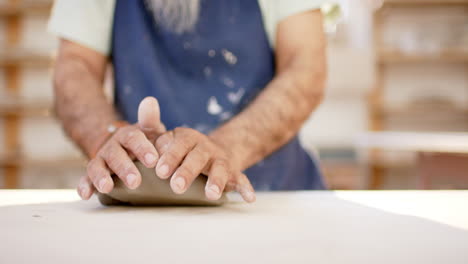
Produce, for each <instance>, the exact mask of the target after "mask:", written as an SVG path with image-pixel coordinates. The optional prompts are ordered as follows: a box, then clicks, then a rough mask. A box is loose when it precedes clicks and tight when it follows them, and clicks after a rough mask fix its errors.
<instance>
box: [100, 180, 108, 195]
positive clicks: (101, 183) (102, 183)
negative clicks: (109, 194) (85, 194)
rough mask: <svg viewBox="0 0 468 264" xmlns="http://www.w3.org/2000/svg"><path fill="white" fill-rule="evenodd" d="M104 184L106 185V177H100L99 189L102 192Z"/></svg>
mask: <svg viewBox="0 0 468 264" xmlns="http://www.w3.org/2000/svg"><path fill="white" fill-rule="evenodd" d="M106 185H107V179H106V178H102V179H100V180H99V191H100V192H104V190H105V188H106Z"/></svg>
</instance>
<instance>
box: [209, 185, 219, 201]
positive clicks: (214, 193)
mask: <svg viewBox="0 0 468 264" xmlns="http://www.w3.org/2000/svg"><path fill="white" fill-rule="evenodd" d="M206 194H207V196H209V197H208V198H210V199H214V200H217V199H219V197H220V196H221V192H220V190H219V187H218V185H215V184H212V185H210V187H208V188H206Z"/></svg>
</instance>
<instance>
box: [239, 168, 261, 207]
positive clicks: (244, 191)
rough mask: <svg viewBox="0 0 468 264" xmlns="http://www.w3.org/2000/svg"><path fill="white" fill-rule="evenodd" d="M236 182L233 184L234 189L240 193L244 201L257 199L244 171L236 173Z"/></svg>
mask: <svg viewBox="0 0 468 264" xmlns="http://www.w3.org/2000/svg"><path fill="white" fill-rule="evenodd" d="M236 178H237V180H236V182H237V184H235V190H236V191H237V192H238V193H240V195H241V196H242V198H243V199H244V201H246V202H248V203H253V202H255V200H256V199H257V198H256V197H255V190H254V188H253V187H252V184H251V183H250V181H249V179H248V178H247V175H245V174H244V173H239V174H238V175H237V177H236Z"/></svg>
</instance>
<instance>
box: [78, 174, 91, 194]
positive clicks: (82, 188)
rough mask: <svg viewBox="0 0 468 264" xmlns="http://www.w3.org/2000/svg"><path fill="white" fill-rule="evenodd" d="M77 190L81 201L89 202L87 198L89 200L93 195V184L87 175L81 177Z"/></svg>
mask: <svg viewBox="0 0 468 264" xmlns="http://www.w3.org/2000/svg"><path fill="white" fill-rule="evenodd" d="M77 190H78V194H79V195H80V197H81V199H83V200H89V198H91V196H92V195H93V193H94V187H93V182H92V181H91V179H89V177H88V176H87V175H84V176H82V177H81V179H80V182H79V184H78V188H77Z"/></svg>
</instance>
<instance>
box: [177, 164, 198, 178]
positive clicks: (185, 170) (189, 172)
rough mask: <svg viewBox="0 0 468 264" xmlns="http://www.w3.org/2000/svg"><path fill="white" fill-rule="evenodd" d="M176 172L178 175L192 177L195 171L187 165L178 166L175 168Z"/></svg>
mask: <svg viewBox="0 0 468 264" xmlns="http://www.w3.org/2000/svg"><path fill="white" fill-rule="evenodd" d="M177 174H178V175H179V176H182V177H184V178H193V177H194V176H196V175H194V174H195V173H194V172H193V169H191V168H189V167H188V166H180V167H179V169H177Z"/></svg>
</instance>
